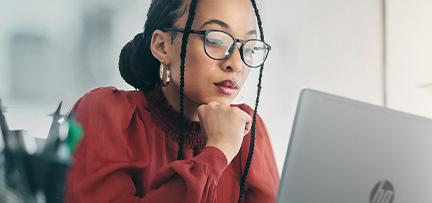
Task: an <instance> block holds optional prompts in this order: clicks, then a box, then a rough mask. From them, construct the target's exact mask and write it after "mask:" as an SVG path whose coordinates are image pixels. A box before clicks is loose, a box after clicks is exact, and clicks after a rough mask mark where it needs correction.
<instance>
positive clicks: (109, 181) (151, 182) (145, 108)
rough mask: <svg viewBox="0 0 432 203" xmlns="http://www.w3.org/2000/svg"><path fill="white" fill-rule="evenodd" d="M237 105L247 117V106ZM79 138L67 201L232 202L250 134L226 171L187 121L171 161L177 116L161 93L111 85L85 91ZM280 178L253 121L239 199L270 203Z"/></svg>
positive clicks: (269, 149)
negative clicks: (253, 131)
mask: <svg viewBox="0 0 432 203" xmlns="http://www.w3.org/2000/svg"><path fill="white" fill-rule="evenodd" d="M238 107H239V108H241V109H242V110H244V111H245V112H247V113H249V114H250V115H252V114H253V110H252V109H251V108H250V107H249V106H247V105H238ZM73 111H74V112H75V113H76V116H77V117H76V118H77V120H78V122H79V123H80V124H81V125H82V127H83V129H84V132H85V133H84V136H83V138H82V140H81V142H80V144H79V146H78V148H77V149H76V151H75V153H74V164H73V166H72V167H71V169H70V170H69V173H68V176H67V184H66V201H68V202H224V203H225V202H237V201H238V197H239V190H240V179H241V174H242V171H243V170H244V167H245V164H246V157H247V155H248V150H249V144H250V133H249V134H248V135H247V136H245V138H244V140H243V144H242V147H241V149H240V152H239V154H238V155H237V156H236V157H235V158H234V159H233V161H232V162H231V163H230V164H229V165H228V166H227V160H226V157H225V155H224V154H223V152H222V151H220V150H219V149H218V148H215V147H204V145H205V143H204V142H203V138H202V136H201V132H200V126H199V123H198V122H190V121H186V131H185V139H186V141H185V148H184V159H185V160H180V161H178V160H176V158H177V152H178V144H177V143H178V142H177V141H178V134H179V132H180V129H179V127H178V126H179V122H180V119H179V118H180V115H179V114H178V113H177V112H175V111H174V110H173V108H172V107H170V106H169V105H168V103H167V101H166V99H165V98H164V96H163V94H162V91H161V88H160V87H157V88H156V89H155V90H154V91H152V92H149V93H145V94H144V93H143V92H141V91H121V90H117V89H115V88H114V87H107V88H98V89H95V90H92V91H90V92H89V93H87V94H86V95H84V96H83V97H82V98H81V99H79V100H78V101H77V103H76V104H75V106H74V107H73ZM278 185H279V173H278V171H277V167H276V162H275V159H274V155H273V150H272V146H271V144H270V140H269V137H268V135H267V131H266V129H265V125H264V123H263V121H262V120H261V118H260V117H257V123H256V140H255V151H254V155H253V158H252V164H251V167H250V170H249V174H248V176H247V180H246V185H245V191H246V193H245V197H244V198H243V200H244V201H245V202H260V203H261V202H274V201H275V199H276V193H277V189H278Z"/></svg>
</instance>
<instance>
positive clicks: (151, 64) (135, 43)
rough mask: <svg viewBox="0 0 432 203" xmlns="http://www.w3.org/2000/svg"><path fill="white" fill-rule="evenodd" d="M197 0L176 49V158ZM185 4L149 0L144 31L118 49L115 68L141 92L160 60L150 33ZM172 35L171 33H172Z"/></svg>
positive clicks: (147, 86) (147, 88)
mask: <svg viewBox="0 0 432 203" xmlns="http://www.w3.org/2000/svg"><path fill="white" fill-rule="evenodd" d="M197 2H198V0H191V2H190V4H189V14H188V18H187V21H186V26H185V29H184V30H185V31H184V33H183V37H182V44H181V52H180V59H181V65H180V114H181V120H180V140H179V143H178V144H179V151H178V155H177V160H183V145H184V133H185V120H184V103H183V100H184V72H185V58H186V48H187V44H188V38H189V34H190V32H191V27H192V24H193V21H194V19H195V11H196V5H197ZM251 3H252V6H253V8H254V11H255V15H256V18H257V20H258V27H259V31H260V36H261V39H262V40H263V41H264V32H263V28H262V21H261V16H260V14H259V10H258V8H257V5H256V2H255V0H251ZM186 9H187V5H185V2H184V0H152V2H151V4H150V8H149V11H148V13H147V20H146V22H145V25H144V32H143V33H139V34H137V35H136V36H135V37H134V39H132V40H131V41H130V42H128V43H127V44H126V45H125V46H124V47H123V49H122V50H121V53H120V60H119V70H120V74H121V76H122V78H123V79H124V80H125V81H126V82H127V83H128V84H130V85H132V86H133V87H135V88H136V89H139V90H141V91H143V92H149V91H151V90H153V88H154V86H155V84H156V82H158V81H159V76H158V73H159V72H158V71H159V65H160V62H159V61H158V60H157V59H156V58H155V57H154V56H153V54H152V53H151V51H150V48H149V47H150V42H151V37H152V34H153V32H154V30H156V29H165V28H172V27H173V26H174V23H175V22H176V20H177V19H178V18H180V17H181V16H183V15H184V14H185V13H186ZM173 37H174V36H173ZM263 69H264V65H261V67H260V73H259V78H258V85H257V87H258V89H257V95H256V100H255V108H254V114H253V118H252V127H251V141H250V146H249V152H248V156H247V160H246V165H245V169H244V171H243V174H242V177H241V180H240V194H239V200H238V202H239V203H240V202H241V200H242V197H243V193H244V187H245V183H246V178H247V175H248V172H249V168H250V165H251V163H252V156H253V153H254V148H255V125H256V116H257V111H258V104H259V98H260V94H261V79H262V75H263Z"/></svg>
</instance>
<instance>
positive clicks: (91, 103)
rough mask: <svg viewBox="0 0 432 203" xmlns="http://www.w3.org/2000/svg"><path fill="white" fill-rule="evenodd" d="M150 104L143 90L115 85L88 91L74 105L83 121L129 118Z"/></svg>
mask: <svg viewBox="0 0 432 203" xmlns="http://www.w3.org/2000/svg"><path fill="white" fill-rule="evenodd" d="M147 106H148V104H147V100H146V98H145V95H144V93H143V92H141V91H125V90H119V89H117V88H115V87H100V88H96V89H93V90H91V91H89V92H87V93H86V94H85V95H84V96H83V97H81V98H80V99H79V100H78V101H77V102H76V103H75V105H74V106H73V107H72V110H71V111H72V112H74V113H75V114H76V116H77V119H78V120H80V121H81V122H85V123H87V122H88V121H87V119H95V118H98V120H99V119H104V120H105V119H109V118H111V119H112V118H118V119H127V118H128V117H129V118H130V117H131V116H132V114H133V113H134V112H135V111H136V109H137V108H143V109H146V108H147Z"/></svg>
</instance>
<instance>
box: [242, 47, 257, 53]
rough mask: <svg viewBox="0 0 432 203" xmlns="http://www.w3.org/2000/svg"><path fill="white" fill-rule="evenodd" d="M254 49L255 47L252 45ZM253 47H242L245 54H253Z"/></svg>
mask: <svg viewBox="0 0 432 203" xmlns="http://www.w3.org/2000/svg"><path fill="white" fill-rule="evenodd" d="M254 49H255V47H254ZM254 49H250V48H246V49H244V53H245V54H254V53H255V50H254Z"/></svg>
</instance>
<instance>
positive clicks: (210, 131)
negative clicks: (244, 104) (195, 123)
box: [198, 102, 252, 164]
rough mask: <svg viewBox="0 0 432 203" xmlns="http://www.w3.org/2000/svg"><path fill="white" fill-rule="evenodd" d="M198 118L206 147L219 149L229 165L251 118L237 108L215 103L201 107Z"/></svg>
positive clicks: (246, 132) (247, 131)
mask: <svg viewBox="0 0 432 203" xmlns="http://www.w3.org/2000/svg"><path fill="white" fill-rule="evenodd" d="M198 118H199V121H200V124H201V131H202V133H203V136H204V140H205V141H206V146H213V147H217V148H219V149H220V150H221V151H222V152H223V153H224V154H225V156H226V158H227V160H228V164H229V163H231V161H232V159H234V157H235V156H236V155H237V153H238V152H239V150H240V147H241V144H242V142H243V137H244V136H245V135H246V134H248V133H249V131H250V129H251V126H252V118H251V117H250V116H249V114H247V113H246V112H244V111H242V110H241V109H239V108H237V107H231V106H229V105H226V104H220V103H217V102H209V103H208V104H203V105H201V106H200V107H199V108H198Z"/></svg>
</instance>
